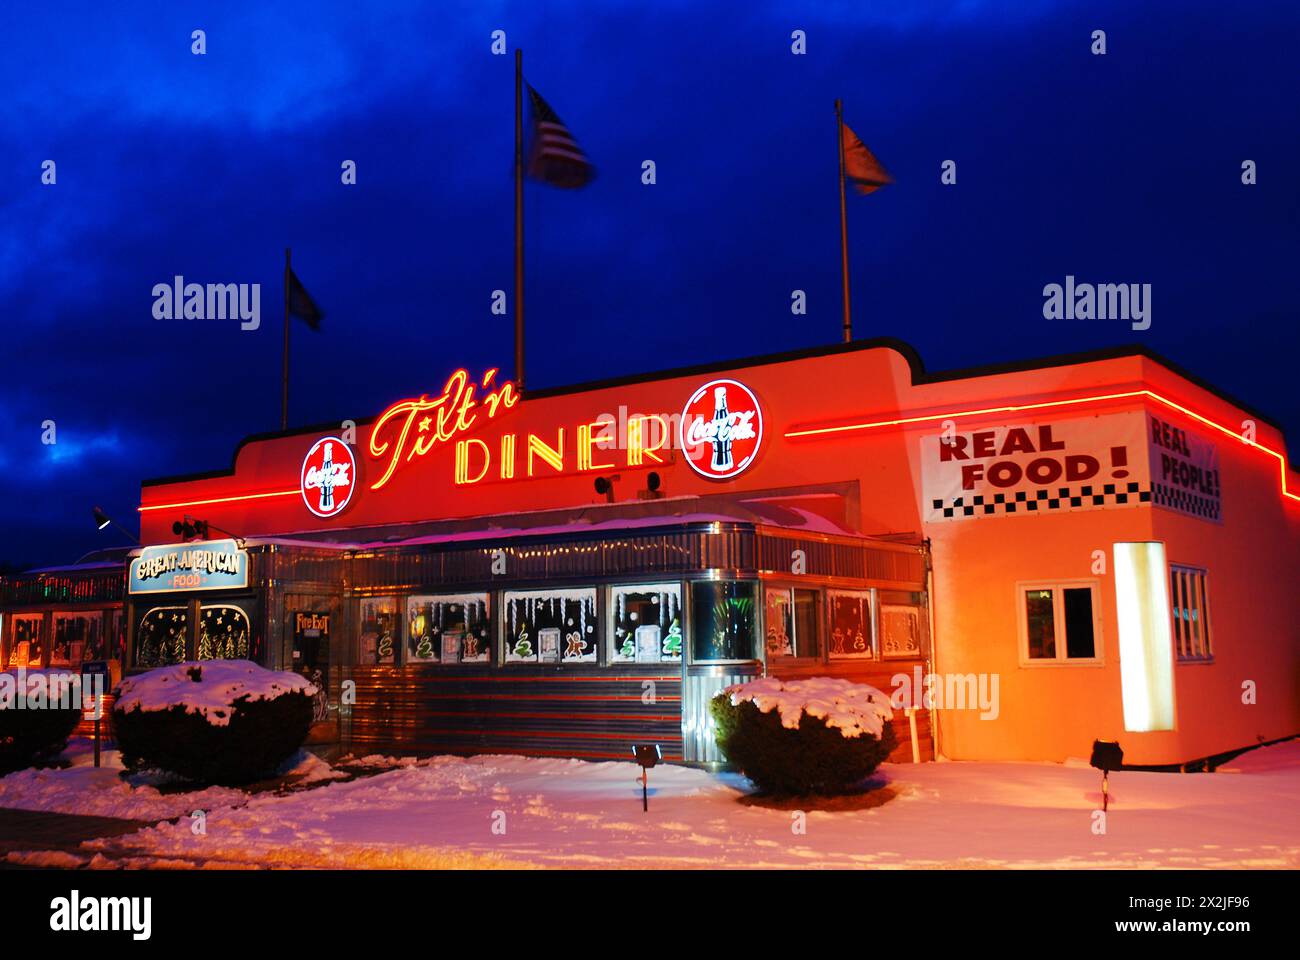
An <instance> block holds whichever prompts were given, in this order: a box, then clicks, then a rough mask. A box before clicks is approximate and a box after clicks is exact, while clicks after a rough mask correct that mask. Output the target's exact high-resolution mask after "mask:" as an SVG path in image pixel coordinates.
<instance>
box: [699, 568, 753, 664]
mask: <svg viewBox="0 0 1300 960" xmlns="http://www.w3.org/2000/svg"><path fill="white" fill-rule="evenodd" d="M757 594H758V587H757V585H756V584H753V583H743V582H738V581H734V580H700V581H697V582H696V583H692V584H691V629H690V634H691V659H692V660H694V661H696V662H708V661H715V660H754V659H756V654H757V649H756V645H755V642H754V639H755V637H754V635H755V633H756V631H757V626H756V624H755V619H756V611H755V605H756V597H757Z"/></svg>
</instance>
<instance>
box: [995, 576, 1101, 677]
mask: <svg viewBox="0 0 1300 960" xmlns="http://www.w3.org/2000/svg"><path fill="white" fill-rule="evenodd" d="M1080 587H1087V588H1088V589H1089V590H1090V591H1091V593H1092V650H1093V655H1092V656H1091V657H1070V656H1067V655H1066V650H1067V649H1068V646H1069V641H1068V638H1067V637H1066V636H1065V591H1066V590H1075V589H1078V588H1080ZM1030 590H1051V591H1052V621H1053V625H1054V628H1056V629H1055V636H1056V657H1055V658H1054V659H1051V660H1048V659H1046V658H1043V657H1030V656H1029V614H1028V611H1027V610H1026V609H1025V594H1026V593H1028V592H1029V591H1030ZM1016 622H1017V627H1018V632H1019V637H1018V640H1017V642H1018V644H1019V654H1020V665H1021V666H1022V667H1101V666H1105V664H1106V644H1105V637H1104V635H1103V633H1102V629H1101V627H1102V621H1101V581H1100V580H1093V579H1077V580H1069V579H1067V580H1022V581H1020V582H1018V583H1017V584H1016Z"/></svg>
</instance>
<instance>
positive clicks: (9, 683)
mask: <svg viewBox="0 0 1300 960" xmlns="http://www.w3.org/2000/svg"><path fill="white" fill-rule="evenodd" d="M62 676H63V674H60V673H54V672H50V671H42V670H22V671H8V672H6V673H4V674H0V775H3V774H6V773H12V772H13V771H14V770H21V769H22V768H23V767H30V766H31V765H32V764H33V763H37V762H39V761H42V760H47V759H50V758H52V757H56V756H58V755H59V754H60V753H62V752H63V748H64V747H66V746H67V745H68V737H70V736H72V731H73V730H75V729H76V727H77V723H78V722H79V721H80V720H81V706H82V704H81V692H80V689H79V688H78V689H74V688H72V687H71V686H65V685H64V684H63V682H62V680H61V679H60V678H61V677H62ZM33 691H39V692H37V693H35V694H34V693H33ZM20 699H21V700H22V701H23V703H22V706H21V707H20V706H19V700H20Z"/></svg>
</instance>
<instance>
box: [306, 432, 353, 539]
mask: <svg viewBox="0 0 1300 960" xmlns="http://www.w3.org/2000/svg"><path fill="white" fill-rule="evenodd" d="M356 482H357V461H356V458H355V457H353V456H352V450H351V449H350V448H349V447H348V445H347V444H346V443H344V442H343V441H342V440H340V439H339V438H338V437H321V438H320V439H319V440H317V441H316V442H315V443H314V444H312V448H311V449H310V450H308V451H307V456H306V458H305V459H304V460H303V461H302V475H301V478H300V480H299V482H298V488H299V490H301V491H302V501H303V503H305V504H307V509H308V510H310V511H311V512H312V513H314V514H316V516H318V517H324V518H326V519H328V518H330V517H336V516H338V515H339V514H340V513H342V512H343V509H344V507H346V506H347V505H348V501H349V500H351V499H352V491H353V490H355V489H356V485H357V483H356Z"/></svg>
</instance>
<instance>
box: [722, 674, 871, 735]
mask: <svg viewBox="0 0 1300 960" xmlns="http://www.w3.org/2000/svg"><path fill="white" fill-rule="evenodd" d="M723 693H726V694H728V695H729V696H730V698H731V704H732V706H738V705H739V704H740V703H741V702H742V701H744V700H750V701H752V702H753V704H754V706H756V707H758V709H759V710H760V711H761V712H763V713H771V712H772V710H773V709H774V708H775V709H776V710H777V711H778V712H779V713H780V715H781V726H783V727H787V728H788V729H791V730H794V729H797V728H798V726H799V718H800V717H801V716H802V715H803V714H805V713H806V714H808V715H809V716H810V717H817V718H818V719H820V720H825V721H826V726H828V727H834V728H836V729H837V730H839V731H840V735H841V736H844V737H848V738H849V739H852V738H854V737H860V736H862V734H864V733H865V734H868V735H870V736H872V737H875V738H876V739H877V740H879V739H880V737H881V734H883V733H884V730H885V721H886V720H892V719H894V711H893V710H891V709H890V708H889V697H888V696H887V695H886V694H884V693H881V692H880V691H879V690H877V689H876V688H875V687H873V686H870V685H868V684H865V683H853V682H851V681H849V680H840V679H837V678H835V677H809V678H808V679H806V680H778V679H777V678H776V677H763V678H762V679H760V680H751V681H749V682H748V683H738V684H736V685H735V686H731V687H727V689H726V690H724V691H723Z"/></svg>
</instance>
